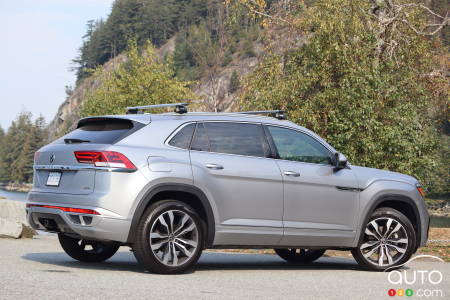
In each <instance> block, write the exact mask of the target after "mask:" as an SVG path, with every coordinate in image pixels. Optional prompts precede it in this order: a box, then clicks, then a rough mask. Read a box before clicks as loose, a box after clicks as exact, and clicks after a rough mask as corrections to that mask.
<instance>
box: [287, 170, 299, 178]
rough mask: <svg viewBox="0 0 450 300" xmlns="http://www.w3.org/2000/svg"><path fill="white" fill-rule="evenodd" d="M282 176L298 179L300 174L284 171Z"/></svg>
mask: <svg viewBox="0 0 450 300" xmlns="http://www.w3.org/2000/svg"><path fill="white" fill-rule="evenodd" d="M283 174H284V175H286V176H292V177H300V173H298V172H294V171H284V172H283Z"/></svg>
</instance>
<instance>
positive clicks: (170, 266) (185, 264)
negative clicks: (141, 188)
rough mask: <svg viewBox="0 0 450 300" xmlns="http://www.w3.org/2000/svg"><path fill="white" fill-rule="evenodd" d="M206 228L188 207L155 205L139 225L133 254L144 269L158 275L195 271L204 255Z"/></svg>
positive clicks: (170, 203) (176, 203) (167, 202)
mask: <svg viewBox="0 0 450 300" xmlns="http://www.w3.org/2000/svg"><path fill="white" fill-rule="evenodd" d="M204 228H205V225H204V223H203V221H202V220H201V219H200V217H199V216H198V214H197V213H196V212H195V210H194V209H192V208H191V207H190V206H189V205H187V204H186V203H183V202H180V201H176V200H163V201H160V202H157V203H154V204H152V205H151V206H150V207H149V208H148V209H147V210H146V211H145V212H144V215H143V216H142V218H141V220H140V221H139V224H138V228H137V233H136V242H135V244H134V245H133V253H134V255H135V257H136V259H137V261H138V262H139V264H140V265H141V266H143V267H144V268H145V269H146V270H148V271H150V272H153V273H158V274H181V273H185V272H186V271H187V270H189V269H191V268H193V267H194V266H195V264H196V263H197V261H198V259H199V258H200V255H201V254H202V251H203V245H204Z"/></svg>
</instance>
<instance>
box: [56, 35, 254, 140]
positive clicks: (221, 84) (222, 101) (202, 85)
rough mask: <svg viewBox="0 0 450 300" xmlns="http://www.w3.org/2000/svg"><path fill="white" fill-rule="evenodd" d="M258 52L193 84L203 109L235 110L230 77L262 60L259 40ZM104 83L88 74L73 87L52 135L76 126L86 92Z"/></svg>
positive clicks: (162, 52)
mask: <svg viewBox="0 0 450 300" xmlns="http://www.w3.org/2000/svg"><path fill="white" fill-rule="evenodd" d="M175 40H176V37H172V38H171V39H170V40H168V41H167V42H166V43H165V44H164V45H163V46H162V47H160V48H159V49H158V50H157V53H158V55H159V56H160V57H161V58H163V57H165V56H166V55H167V54H169V53H172V52H173V51H174V49H175ZM254 49H255V54H256V56H254V57H247V58H242V57H238V55H235V56H234V57H233V58H232V61H231V62H230V63H229V64H228V65H227V66H225V67H221V68H219V69H218V70H217V71H216V72H215V73H214V76H213V77H214V78H213V79H212V80H211V76H209V75H208V74H205V75H204V76H203V77H202V78H201V79H200V80H199V81H198V83H197V84H196V85H195V86H194V87H193V90H194V92H195V93H196V94H197V95H198V96H199V98H201V99H204V100H201V101H199V105H197V107H198V109H199V110H203V111H214V110H216V109H217V111H232V110H236V109H237V106H238V105H237V103H236V101H235V99H236V94H237V92H238V91H236V92H234V93H230V92H229V85H230V79H231V76H232V74H233V72H236V73H237V74H238V75H239V77H240V78H242V77H243V76H245V75H246V74H248V73H249V72H251V71H252V70H253V69H254V68H255V67H256V65H257V64H258V62H259V58H260V57H262V54H263V46H262V44H261V43H259V42H258V41H256V42H255V43H254ZM124 59H125V58H124V56H123V55H119V56H117V57H115V58H113V59H111V60H110V61H108V62H107V63H106V64H105V65H104V66H103V68H105V69H107V70H112V69H114V68H115V66H117V65H119V64H121V63H123V62H124ZM99 84H100V81H99V80H94V79H92V78H87V79H85V80H83V82H81V83H80V84H78V86H77V87H76V88H75V89H74V90H73V92H72V93H71V94H70V96H68V97H67V98H66V100H65V101H64V102H63V103H62V104H61V105H60V106H59V108H58V111H57V113H56V115H55V117H54V118H53V120H52V121H51V122H50V124H49V139H50V140H54V139H55V138H57V137H59V136H61V135H63V134H65V133H66V132H67V131H69V130H72V129H73V128H74V126H75V125H76V122H77V120H78V119H79V109H80V107H81V105H82V104H83V101H84V99H85V97H86V94H87V93H88V92H90V91H92V90H93V89H95V88H96V87H98V86H99Z"/></svg>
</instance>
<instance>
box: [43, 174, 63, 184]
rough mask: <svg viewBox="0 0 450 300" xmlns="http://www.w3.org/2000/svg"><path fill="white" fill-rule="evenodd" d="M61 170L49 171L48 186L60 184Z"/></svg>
mask: <svg viewBox="0 0 450 300" xmlns="http://www.w3.org/2000/svg"><path fill="white" fill-rule="evenodd" d="M61 175H62V174H61V172H50V173H48V178H47V185H48V186H59V182H60V181H61Z"/></svg>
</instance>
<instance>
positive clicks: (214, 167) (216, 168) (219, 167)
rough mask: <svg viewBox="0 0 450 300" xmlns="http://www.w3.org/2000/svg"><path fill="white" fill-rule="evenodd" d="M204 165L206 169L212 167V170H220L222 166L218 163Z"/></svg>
mask: <svg viewBox="0 0 450 300" xmlns="http://www.w3.org/2000/svg"><path fill="white" fill-rule="evenodd" d="M206 167H207V168H208V169H213V170H222V169H223V166H221V165H218V164H206Z"/></svg>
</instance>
